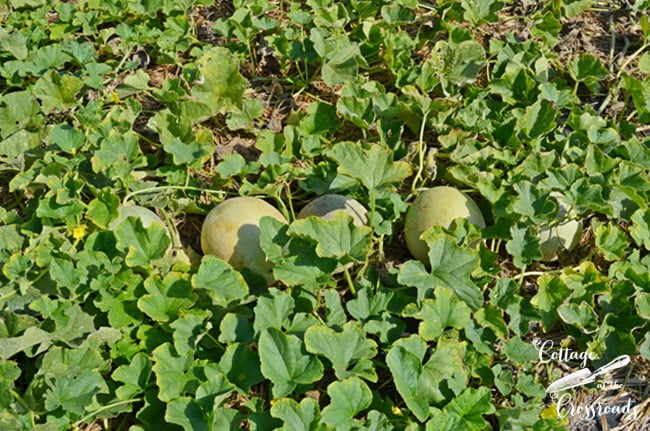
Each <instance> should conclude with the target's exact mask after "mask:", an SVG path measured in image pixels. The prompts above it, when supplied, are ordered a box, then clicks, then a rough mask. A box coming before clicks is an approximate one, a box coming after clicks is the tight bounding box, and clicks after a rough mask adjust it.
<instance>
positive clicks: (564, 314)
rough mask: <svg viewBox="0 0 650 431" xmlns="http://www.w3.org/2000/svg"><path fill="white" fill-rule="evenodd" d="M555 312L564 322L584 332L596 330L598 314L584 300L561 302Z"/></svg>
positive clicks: (589, 332) (588, 332)
mask: <svg viewBox="0 0 650 431" xmlns="http://www.w3.org/2000/svg"><path fill="white" fill-rule="evenodd" d="M557 314H558V316H560V318H561V319H562V320H563V321H564V322H565V323H567V324H569V325H573V326H575V327H577V328H578V329H580V330H581V331H582V332H584V333H585V334H591V333H594V332H596V331H597V330H598V315H597V314H596V312H595V311H594V309H593V308H592V307H591V306H590V305H589V304H586V303H584V302H583V303H581V304H562V305H560V306H559V307H558V309H557Z"/></svg>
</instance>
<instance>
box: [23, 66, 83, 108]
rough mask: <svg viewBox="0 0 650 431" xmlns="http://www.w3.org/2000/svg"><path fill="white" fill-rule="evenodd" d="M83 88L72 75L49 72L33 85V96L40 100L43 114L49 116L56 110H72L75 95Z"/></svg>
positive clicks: (75, 100)
mask: <svg viewBox="0 0 650 431" xmlns="http://www.w3.org/2000/svg"><path fill="white" fill-rule="evenodd" d="M82 88H83V82H82V81H81V80H80V79H79V78H77V77H76V76H74V75H67V74H66V75H59V73H57V72H55V71H54V70H50V71H49V72H48V73H46V74H45V75H43V76H42V77H41V78H39V80H38V81H36V84H34V90H33V91H34V96H36V97H37V98H38V99H40V100H41V106H42V107H43V112H44V113H46V114H49V113H50V112H51V111H53V110H54V109H56V108H72V107H74V106H75V105H76V103H77V99H76V97H75V96H76V94H77V93H78V92H79V90H81V89H82Z"/></svg>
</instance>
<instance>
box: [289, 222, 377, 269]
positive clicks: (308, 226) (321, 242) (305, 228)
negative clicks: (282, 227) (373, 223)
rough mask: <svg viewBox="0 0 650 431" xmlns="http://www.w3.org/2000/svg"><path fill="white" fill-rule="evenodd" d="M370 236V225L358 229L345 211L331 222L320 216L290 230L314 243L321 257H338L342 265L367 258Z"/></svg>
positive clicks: (296, 224) (298, 223)
mask: <svg viewBox="0 0 650 431" xmlns="http://www.w3.org/2000/svg"><path fill="white" fill-rule="evenodd" d="M371 233H372V229H370V228H369V227H368V226H355V224H354V220H353V219H352V217H350V215H349V214H346V213H344V212H343V211H340V212H338V213H337V214H336V215H335V217H334V219H333V220H331V221H328V220H324V219H322V218H320V217H306V218H304V219H300V220H296V221H295V222H293V223H292V224H291V226H290V227H289V231H288V234H289V235H292V236H299V237H303V238H309V239H310V240H312V241H314V242H315V243H316V253H317V254H318V255H319V256H320V257H325V258H328V257H329V258H335V259H338V260H339V261H340V262H341V263H343V264H346V263H349V262H361V261H363V260H364V259H365V258H366V256H367V254H368V249H369V247H370V240H371V238H370V236H371Z"/></svg>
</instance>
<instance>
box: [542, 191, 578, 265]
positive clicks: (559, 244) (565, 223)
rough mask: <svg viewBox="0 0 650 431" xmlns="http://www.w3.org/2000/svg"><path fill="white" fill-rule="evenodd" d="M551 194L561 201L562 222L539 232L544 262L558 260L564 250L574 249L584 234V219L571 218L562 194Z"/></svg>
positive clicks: (559, 213) (560, 218) (559, 216)
mask: <svg viewBox="0 0 650 431" xmlns="http://www.w3.org/2000/svg"><path fill="white" fill-rule="evenodd" d="M551 196H552V197H554V198H555V199H557V201H558V202H559V205H560V209H559V211H558V220H560V223H559V224H557V225H555V226H549V227H547V228H544V229H542V230H541V231H540V232H539V246H540V249H541V250H542V261H544V262H551V261H554V260H556V259H557V257H558V255H559V253H560V252H562V251H563V250H566V251H571V250H573V249H574V248H575V246H576V245H577V244H578V242H580V237H581V236H582V221H580V220H575V219H571V217H570V215H569V214H568V210H567V207H566V206H565V205H564V204H563V203H562V200H561V199H562V195H561V194H560V193H557V192H553V193H551Z"/></svg>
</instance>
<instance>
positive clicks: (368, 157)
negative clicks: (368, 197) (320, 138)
mask: <svg viewBox="0 0 650 431" xmlns="http://www.w3.org/2000/svg"><path fill="white" fill-rule="evenodd" d="M327 155H328V156H329V157H331V158H332V159H333V160H335V161H336V162H337V163H338V171H339V172H340V173H342V174H345V175H348V176H350V177H352V178H356V179H358V180H360V181H361V183H362V184H363V185H364V186H366V188H368V190H370V191H373V192H377V191H380V190H382V189H384V188H386V187H388V186H390V185H391V184H395V183H399V182H401V181H403V180H405V179H406V178H408V177H409V176H411V167H410V165H409V164H408V163H406V162H402V161H399V162H394V161H393V154H392V152H391V151H390V150H389V149H388V148H385V147H383V146H382V145H379V144H374V145H372V146H371V147H370V149H369V150H365V149H363V147H362V146H361V145H359V144H358V143H353V142H341V143H339V144H336V145H335V146H334V147H332V149H331V150H329V151H328V152H327Z"/></svg>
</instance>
